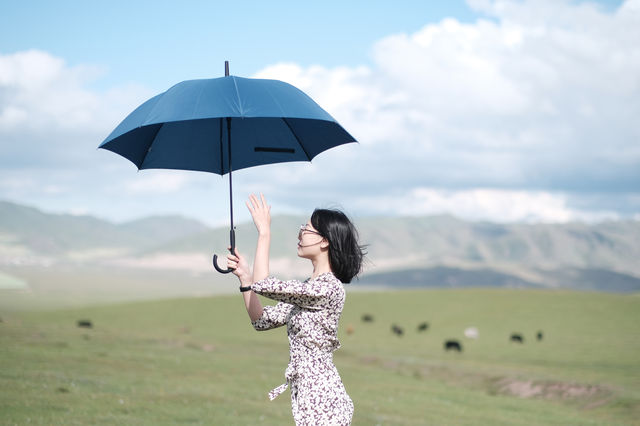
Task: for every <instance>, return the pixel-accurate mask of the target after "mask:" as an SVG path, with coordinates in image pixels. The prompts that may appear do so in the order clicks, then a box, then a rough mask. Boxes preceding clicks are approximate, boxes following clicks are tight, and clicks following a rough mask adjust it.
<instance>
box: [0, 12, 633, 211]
mask: <svg viewBox="0 0 640 426" xmlns="http://www.w3.org/2000/svg"><path fill="white" fill-rule="evenodd" d="M469 3H470V5H471V6H472V7H473V8H475V9H476V10H477V11H479V12H481V13H482V14H483V16H484V17H483V18H481V19H478V20H477V21H475V22H471V23H462V22H459V21H456V20H455V19H445V20H443V21H441V22H438V23H433V24H428V25H426V26H424V27H423V28H421V29H419V30H418V31H415V32H413V33H398V34H391V35H389V36H387V37H385V38H383V39H381V40H379V41H378V42H377V43H375V44H374V45H373V46H372V49H371V58H372V63H371V64H370V65H366V66H365V65H363V66H359V67H335V68H327V67H323V66H310V67H302V66H300V65H298V64H296V63H276V64H273V65H271V66H268V67H266V68H265V69H263V70H262V71H260V72H258V73H257V74H256V75H255V76H254V77H260V78H276V79H279V80H284V81H287V82H289V83H291V84H293V85H295V86H296V87H299V88H300V89H302V90H304V91H305V92H306V93H308V94H309V95H310V96H311V97H312V98H314V99H315V100H316V101H317V102H318V103H319V104H320V105H321V106H322V107H324V108H325V109H326V110H327V111H328V112H329V113H330V114H331V115H333V116H334V117H335V118H336V119H337V120H338V121H339V122H340V123H341V124H343V126H344V127H345V128H346V129H347V130H348V131H349V132H350V133H351V134H353V135H354V136H355V137H356V138H357V139H358V140H359V141H360V144H359V145H350V146H345V147H340V148H337V149H334V150H331V151H329V152H327V153H323V154H321V155H320V156H318V157H317V158H316V159H314V161H313V164H312V165H308V164H299V165H277V166H268V167H264V168H257V169H250V170H247V171H240V172H239V173H238V174H237V175H235V174H234V179H237V182H238V183H239V185H236V186H235V188H236V189H235V190H236V191H237V195H238V197H241V195H240V194H241V193H242V192H243V191H245V192H249V191H253V192H258V191H260V190H263V191H265V192H266V193H267V195H269V194H273V199H274V201H275V202H276V203H277V204H278V205H279V206H282V207H283V208H285V209H286V210H287V211H293V210H294V209H295V208H299V209H301V210H302V211H306V210H307V209H309V208H313V207H315V206H316V205H324V204H331V203H334V202H335V203H339V204H342V205H344V206H345V207H346V208H350V209H352V210H354V211H355V212H356V213H358V214H366V213H379V212H386V213H402V214H418V213H425V214H427V213H442V212H448V213H452V214H456V215H459V216H462V217H468V218H476V219H490V220H509V221H516V220H543V221H553V222H555V221H566V220H576V219H578V220H599V219H601V218H609V217H614V216H615V215H621V216H625V217H632V216H633V215H634V214H635V215H637V214H638V213H637V212H638V211H639V210H640V204H639V202H638V194H639V193H640V144H639V143H638V141H639V140H640V127H638V126H637V124H636V122H637V117H638V116H640V44H639V43H638V40H640V0H628V1H626V2H625V3H624V4H623V5H622V6H621V7H620V8H618V9H617V10H615V11H613V12H605V11H602V10H599V9H598V8H597V7H596V6H594V5H591V4H588V3H578V4H576V3H575V2H573V1H569V0H558V1H551V0H524V1H502V0H498V1H488V0H474V1H470V2H469ZM103 72H106V70H104V69H101V68H100V67H95V66H71V65H69V64H68V63H66V62H65V61H64V60H63V59H61V58H58V57H55V56H53V55H51V54H49V53H46V52H41V51H27V52H19V53H15V54H10V55H0V149H1V150H2V156H1V158H0V165H1V167H0V197H4V196H7V194H9V195H12V197H11V198H14V199H20V198H18V197H23V198H31V199H37V198H38V197H43V198H47V197H54V196H55V195H56V194H57V195H60V194H65V196H68V197H71V194H73V193H74V191H75V192H77V193H78V194H79V195H78V196H77V198H78V199H79V200H80V201H78V202H71V201H69V203H70V204H73V205H74V206H75V207H74V208H80V209H83V211H85V210H87V211H89V210H91V208H90V205H91V202H97V201H96V200H97V199H100V198H106V199H113V198H114V197H120V198H119V201H118V202H122V203H125V202H126V200H125V199H124V198H125V197H131V198H132V199H133V197H136V198H135V201H132V202H131V206H132V207H131V209H130V212H133V211H134V210H135V209H141V208H145V207H146V208H148V209H153V210H154V211H157V210H159V209H160V205H161V203H160V202H155V203H154V202H149V201H148V199H144V198H143V197H144V196H145V195H144V194H147V196H149V197H153V196H157V197H160V196H162V195H167V194H170V195H172V196H173V197H178V196H179V194H181V198H180V203H178V202H176V203H174V205H175V208H178V206H179V204H184V205H186V204H187V202H188V201H187V199H188V196H189V195H190V194H194V193H198V192H199V191H201V192H200V193H206V191H202V189H203V188H204V187H205V186H206V184H205V183H203V182H205V181H206V180H207V179H206V178H202V177H195V176H196V175H195V174H189V175H188V176H186V175H184V174H181V173H180V172H175V171H167V172H161V173H160V172H158V173H156V172H152V171H144V172H140V173H137V174H136V173H133V172H134V171H135V169H133V168H132V167H133V166H132V165H131V164H129V163H128V162H127V161H126V160H124V159H122V158H119V157H117V156H116V155H115V154H112V153H103V152H102V151H101V152H99V153H98V154H96V150H95V148H96V146H97V145H98V144H99V143H100V141H101V140H102V138H104V137H105V136H106V135H107V134H108V133H109V132H110V131H111V130H112V129H113V128H114V127H115V126H116V125H117V124H118V122H119V121H120V120H122V119H123V118H124V117H125V116H126V115H127V114H128V113H129V112H130V111H132V110H133V109H134V108H135V107H136V106H137V105H138V104H140V103H141V102H142V101H143V100H145V99H147V98H148V97H150V96H151V95H153V94H154V93H150V92H149V91H148V90H146V89H144V88H142V87H115V88H113V89H111V90H109V91H98V90H95V89H92V88H91V83H92V82H93V81H94V80H95V79H96V78H98V76H99V75H100V74H101V73H103ZM31 170H33V171H34V172H33V173H31V172H30V171H31ZM191 176H193V177H191ZM207 177H208V176H207ZM225 182H226V180H225V181H224V182H223V181H221V180H216V184H215V185H216V193H217V194H221V193H223V192H224V191H225V185H226V183H225ZM193 188H197V189H195V190H194V189H193ZM47 191H48V192H47ZM190 191H192V192H190ZM21 194H27V195H21ZM88 194H91V195H88ZM594 194H595V195H594ZM601 194H607V195H606V196H601ZM13 195H15V197H13ZM225 197H226V193H225ZM225 197H221V198H220V200H222V199H224V198H225ZM238 197H236V199H237V198H238ZM50 199H52V198H50ZM91 200H93V201H91ZM212 204H214V203H213V202H212ZM224 204H226V203H222V202H221V201H219V200H218V197H216V201H215V208H216V209H219V210H220V211H223V210H224V209H225V208H226V206H225V205H224ZM240 205H241V204H240ZM609 206H613V207H609ZM236 207H238V206H236ZM107 209H111V210H113V207H112V206H107V207H105V211H106V210H107ZM185 214H189V212H185Z"/></svg>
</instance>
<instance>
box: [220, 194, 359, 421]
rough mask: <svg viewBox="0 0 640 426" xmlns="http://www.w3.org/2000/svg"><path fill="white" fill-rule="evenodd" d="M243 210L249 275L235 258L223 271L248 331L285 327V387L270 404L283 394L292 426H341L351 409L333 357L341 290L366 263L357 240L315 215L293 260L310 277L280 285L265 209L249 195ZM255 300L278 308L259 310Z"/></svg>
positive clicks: (342, 225)
mask: <svg viewBox="0 0 640 426" xmlns="http://www.w3.org/2000/svg"><path fill="white" fill-rule="evenodd" d="M247 207H248V208H249V211H250V213H251V217H252V218H253V222H254V224H255V226H256V228H257V230H258V243H257V247H256V256H255V259H254V265H253V272H252V271H251V270H250V268H249V265H248V263H247V261H246V259H245V258H244V257H243V256H242V255H241V254H240V253H238V251H237V250H236V253H235V255H233V254H230V255H228V256H227V261H228V265H229V267H230V268H233V269H234V274H235V275H236V276H237V277H238V278H239V280H240V291H241V292H242V294H243V296H244V302H245V306H246V308H247V313H248V314H249V318H250V319H251V323H252V324H253V326H254V328H255V329H256V330H270V329H273V328H276V327H280V326H283V325H285V324H286V325H287V335H288V337H289V350H290V358H289V365H288V367H287V370H286V372H285V377H286V383H284V384H282V385H280V386H278V387H277V388H275V389H274V390H272V391H271V392H270V393H269V398H270V399H272V400H273V399H274V398H275V397H276V396H278V395H279V394H280V393H282V392H283V391H284V390H285V389H286V388H287V386H289V387H290V388H291V408H292V412H293V418H294V420H295V422H296V425H329V424H330V425H348V424H350V423H351V419H352V416H353V402H352V401H351V398H349V395H348V394H347V392H346V390H345V388H344V385H343V384H342V380H341V379H340V375H339V374H338V370H337V369H336V367H335V366H334V364H333V352H334V351H335V350H336V349H338V348H339V347H340V342H339V341H338V338H337V333H338V321H339V320H340V314H341V313H342V308H343V307H344V301H345V290H344V287H343V283H349V282H351V280H352V279H353V278H354V277H355V276H356V275H358V273H359V272H360V270H361V268H362V262H363V258H364V255H365V252H364V250H363V247H362V246H361V245H359V243H358V233H357V231H356V229H355V227H354V226H353V224H352V223H351V221H350V220H349V219H348V218H347V216H346V215H345V214H344V213H342V212H341V211H339V210H327V209H316V210H315V211H314V212H313V214H312V215H311V218H310V219H309V221H308V222H307V224H305V225H303V226H302V227H301V228H300V231H299V233H298V256H300V257H302V258H305V259H309V260H310V261H311V265H312V267H313V271H312V274H311V277H310V278H309V279H307V280H305V281H298V280H289V281H282V280H279V279H277V278H274V277H270V276H269V245H270V242H271V213H270V210H271V207H270V206H269V205H268V204H267V201H266V199H265V197H264V196H263V195H262V194H261V195H260V198H258V197H256V196H255V195H251V196H250V197H249V201H248V202H247ZM258 294H260V295H262V296H265V297H267V298H270V299H273V300H276V301H277V302H278V303H277V304H276V305H275V306H264V307H263V306H262V304H261V303H260V300H259V298H258V296H257V295H258Z"/></svg>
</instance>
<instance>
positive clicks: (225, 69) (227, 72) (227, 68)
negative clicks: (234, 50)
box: [224, 61, 229, 77]
mask: <svg viewBox="0 0 640 426" xmlns="http://www.w3.org/2000/svg"><path fill="white" fill-rule="evenodd" d="M224 76H225V77H229V61H224Z"/></svg>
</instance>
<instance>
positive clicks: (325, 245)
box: [320, 238, 329, 249]
mask: <svg viewBox="0 0 640 426" xmlns="http://www.w3.org/2000/svg"><path fill="white" fill-rule="evenodd" d="M320 248H321V249H327V248H329V241H328V240H327V239H326V238H323V239H322V241H320Z"/></svg>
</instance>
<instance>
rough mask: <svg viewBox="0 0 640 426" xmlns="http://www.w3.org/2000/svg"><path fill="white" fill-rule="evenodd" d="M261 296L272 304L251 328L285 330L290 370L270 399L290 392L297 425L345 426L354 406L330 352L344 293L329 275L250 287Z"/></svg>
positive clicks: (336, 343) (334, 346)
mask: <svg viewBox="0 0 640 426" xmlns="http://www.w3.org/2000/svg"><path fill="white" fill-rule="evenodd" d="M251 288H252V290H253V291H254V292H256V293H258V294H260V295H262V296H265V297H268V298H270V299H273V300H277V301H278V304H277V305H275V306H265V307H264V309H263V312H262V316H261V317H260V318H258V319H257V320H256V321H253V322H252V324H253V326H254V328H255V329H256V330H260V331H262V330H270V329H272V328H275V327H280V326H282V325H285V324H286V325H287V335H288V336H289V351H290V357H289V365H288V366H287V370H286V372H285V377H286V383H284V384H283V385H280V386H278V387H277V388H275V389H274V390H272V391H271V392H270V393H269V398H270V399H272V400H273V399H274V398H275V397H276V396H278V395H279V394H281V393H282V392H284V390H285V389H286V388H287V386H290V387H291V409H292V412H293V418H294V420H295V422H296V425H298V426H299V425H348V424H350V423H351V418H352V416H353V402H352V401H351V398H349V395H347V392H346V390H345V388H344V385H343V384H342V380H341V379H340V375H339V374H338V370H337V369H336V367H335V366H334V365H333V351H335V350H336V349H338V348H339V347H340V342H339V341H338V321H339V320H340V314H341V313H342V308H343V307H344V300H345V291H344V287H343V285H342V283H341V282H340V280H338V279H337V278H336V277H335V276H334V275H333V274H332V273H330V272H328V273H325V274H321V275H319V276H318V277H316V278H314V279H308V280H306V281H298V280H290V281H281V280H278V279H276V278H273V277H268V278H265V279H264V280H262V281H258V282H256V283H254V284H253V285H252V286H251Z"/></svg>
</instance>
